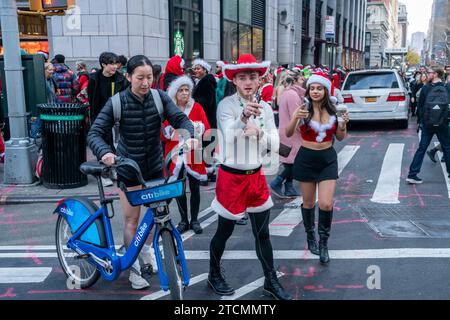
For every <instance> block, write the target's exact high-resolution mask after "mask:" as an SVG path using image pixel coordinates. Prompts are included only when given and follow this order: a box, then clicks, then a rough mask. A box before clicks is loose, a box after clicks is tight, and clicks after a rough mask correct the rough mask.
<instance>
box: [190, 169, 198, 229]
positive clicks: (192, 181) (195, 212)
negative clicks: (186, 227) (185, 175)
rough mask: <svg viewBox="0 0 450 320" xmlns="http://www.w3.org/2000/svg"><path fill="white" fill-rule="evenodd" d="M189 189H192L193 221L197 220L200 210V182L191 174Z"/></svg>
mask: <svg viewBox="0 0 450 320" xmlns="http://www.w3.org/2000/svg"><path fill="white" fill-rule="evenodd" d="M189 189H190V190H191V221H197V219H198V212H199V210H200V182H199V181H198V180H197V179H195V178H194V177H192V176H190V175H189Z"/></svg>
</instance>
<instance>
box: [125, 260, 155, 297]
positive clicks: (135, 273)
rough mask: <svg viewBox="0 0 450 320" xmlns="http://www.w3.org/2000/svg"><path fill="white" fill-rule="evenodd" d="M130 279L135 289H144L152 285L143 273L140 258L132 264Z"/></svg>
mask: <svg viewBox="0 0 450 320" xmlns="http://www.w3.org/2000/svg"><path fill="white" fill-rule="evenodd" d="M128 279H129V280H130V282H131V287H132V288H133V289H135V290H142V289H145V288H148V287H150V283H148V281H147V280H145V279H144V278H143V277H142V275H141V266H140V264H139V260H138V259H136V261H135V262H134V263H133V265H132V266H131V269H130V277H129V278H128Z"/></svg>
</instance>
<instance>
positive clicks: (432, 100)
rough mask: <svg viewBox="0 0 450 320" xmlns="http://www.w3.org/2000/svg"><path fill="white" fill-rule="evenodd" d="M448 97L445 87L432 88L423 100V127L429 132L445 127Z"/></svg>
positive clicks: (449, 99) (449, 98) (447, 113)
mask: <svg viewBox="0 0 450 320" xmlns="http://www.w3.org/2000/svg"><path fill="white" fill-rule="evenodd" d="M449 103H450V97H449V94H448V91H447V88H446V87H445V86H439V85H438V86H432V87H431V89H430V91H429V92H428V95H427V97H426V99H425V106H424V108H425V112H424V117H423V121H424V125H425V128H426V129H427V130H428V131H430V132H437V131H439V130H441V129H443V128H446V127H447V118H448V115H449Z"/></svg>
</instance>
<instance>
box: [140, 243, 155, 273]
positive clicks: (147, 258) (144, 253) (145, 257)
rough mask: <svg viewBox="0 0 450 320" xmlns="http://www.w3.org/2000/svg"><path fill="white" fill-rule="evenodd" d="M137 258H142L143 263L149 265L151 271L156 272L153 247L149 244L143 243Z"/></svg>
mask: <svg viewBox="0 0 450 320" xmlns="http://www.w3.org/2000/svg"><path fill="white" fill-rule="evenodd" d="M139 258H141V259H142V262H143V263H144V265H147V266H148V265H150V266H151V267H152V273H153V274H156V273H158V264H157V263H156V257H155V252H154V251H153V247H152V246H149V245H146V244H145V245H144V246H143V247H142V250H141V252H140V253H139Z"/></svg>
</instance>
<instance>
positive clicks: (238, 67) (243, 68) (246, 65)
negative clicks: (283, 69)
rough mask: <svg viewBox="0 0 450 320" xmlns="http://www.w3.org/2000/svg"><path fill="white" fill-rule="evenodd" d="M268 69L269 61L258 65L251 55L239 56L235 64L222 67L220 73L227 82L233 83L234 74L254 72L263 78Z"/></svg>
mask: <svg viewBox="0 0 450 320" xmlns="http://www.w3.org/2000/svg"><path fill="white" fill-rule="evenodd" d="M269 68H270V61H264V62H261V63H258V62H257V61H256V59H255V57H254V56H253V55H252V54H241V55H240V56H239V59H238V61H237V63H236V64H227V65H225V66H223V68H222V71H223V74H224V76H225V78H226V79H227V80H228V81H233V78H234V76H235V75H236V74H238V73H241V72H248V71H256V72H258V73H259V75H260V76H264V75H265V74H266V73H267V71H269Z"/></svg>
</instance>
